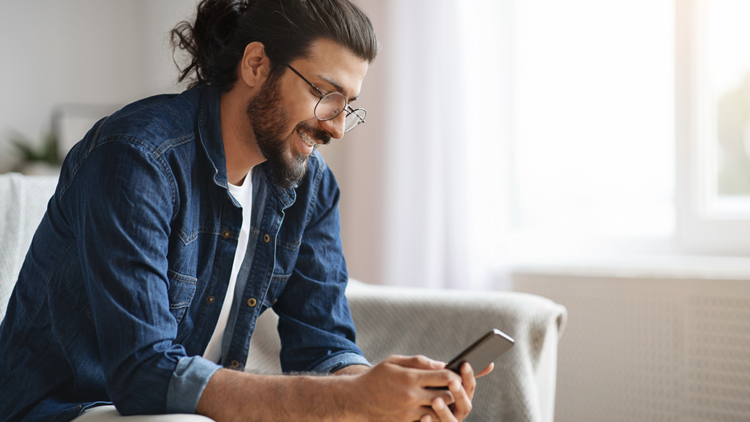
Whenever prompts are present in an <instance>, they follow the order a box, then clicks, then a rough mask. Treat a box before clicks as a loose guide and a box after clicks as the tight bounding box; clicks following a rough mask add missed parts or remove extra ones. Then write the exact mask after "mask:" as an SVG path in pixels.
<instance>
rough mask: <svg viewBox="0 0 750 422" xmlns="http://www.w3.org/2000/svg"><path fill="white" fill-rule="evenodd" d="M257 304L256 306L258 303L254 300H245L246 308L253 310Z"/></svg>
mask: <svg viewBox="0 0 750 422" xmlns="http://www.w3.org/2000/svg"><path fill="white" fill-rule="evenodd" d="M257 304H258V301H257V300H255V298H252V297H251V298H250V299H248V300H247V306H249V307H251V308H254V307H255V305H257Z"/></svg>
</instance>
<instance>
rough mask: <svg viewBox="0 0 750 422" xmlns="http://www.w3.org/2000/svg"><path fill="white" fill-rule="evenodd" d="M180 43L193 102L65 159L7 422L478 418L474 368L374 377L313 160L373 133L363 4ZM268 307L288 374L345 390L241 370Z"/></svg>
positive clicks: (20, 307) (36, 253)
mask: <svg viewBox="0 0 750 422" xmlns="http://www.w3.org/2000/svg"><path fill="white" fill-rule="evenodd" d="M173 37H174V39H175V40H176V41H177V43H178V44H179V46H180V47H181V48H184V49H185V50H187V51H188V52H189V53H190V54H191V56H192V61H191V63H190V65H189V66H188V67H187V68H186V69H184V71H183V73H182V77H181V80H182V79H183V78H186V77H188V76H189V75H192V74H195V81H194V82H193V84H192V85H191V89H189V90H188V91H185V92H184V93H182V94H180V95H169V96H158V97H153V98H148V99H145V100H142V101H139V102H137V103H134V104H131V105H129V106H126V107H125V108H123V109H122V110H120V111H119V112H117V113H115V114H113V115H112V116H110V117H108V118H105V119H103V120H102V121H100V122H99V123H97V124H96V125H95V126H94V127H93V128H92V130H91V131H90V132H89V133H88V134H87V135H86V137H85V138H84V139H83V140H82V141H81V142H80V143H79V144H77V145H76V146H75V147H74V148H73V150H71V152H70V154H69V155H68V157H67V158H66V160H65V164H64V166H63V170H62V173H61V176H60V181H59V184H58V187H57V190H56V192H55V195H54V196H53V198H52V199H51V201H50V203H49V208H48V211H47V213H46V214H45V216H44V219H43V221H42V223H41V224H40V226H39V228H38V230H37V233H36V235H35V237H34V241H33V243H32V246H31V248H30V250H29V253H28V255H27V258H26V261H25V262H24V265H23V268H22V270H21V273H20V276H19V280H18V283H17V285H16V288H15V290H14V292H13V295H12V297H11V301H10V303H9V305H8V311H7V315H6V318H5V319H4V321H3V323H2V326H1V327H0V355H2V356H3V362H2V367H0V398H2V400H0V420H2V421H19V420H23V421H52V420H54V421H69V420H72V419H74V418H76V417H78V416H79V415H81V414H84V415H86V410H87V409H90V408H92V407H95V406H98V405H106V404H110V403H113V404H114V405H115V406H116V408H117V410H118V411H119V412H120V413H121V414H122V415H135V414H161V413H198V414H202V415H206V416H208V417H210V418H213V419H215V420H217V421H233V420H258V421H276V420H279V421H290V420H294V421H297V420H338V421H359V420H373V421H380V420H382V421H386V420H387V421H416V420H420V421H431V420H441V421H456V420H461V419H463V418H464V417H465V416H466V415H467V414H468V413H469V411H470V409H471V398H472V396H473V393H474V388H475V381H474V374H473V370H472V368H470V367H469V366H468V364H467V365H465V366H464V368H462V374H461V375H457V374H455V373H453V372H451V371H448V370H446V369H444V364H443V363H440V362H435V361H432V360H430V359H427V358H425V357H402V356H392V357H390V358H388V359H387V360H385V361H384V362H382V363H380V364H378V365H376V366H372V367H371V366H370V364H369V363H368V362H367V360H366V359H365V358H364V357H363V356H362V352H361V351H360V350H359V348H358V347H357V346H356V345H355V343H354V326H353V323H352V321H351V316H350V314H349V309H348V305H347V303H346V298H345V297H344V289H345V286H346V280H347V271H346V265H345V262H344V259H343V255H342V251H341V242H340V238H339V219H338V210H337V201H338V195H339V191H338V187H337V185H336V182H335V179H334V178H333V175H332V174H331V172H330V170H329V169H328V168H327V167H326V165H325V163H324V162H323V160H322V159H321V157H320V155H319V154H318V153H317V152H315V148H316V147H317V146H318V145H320V144H325V143H327V142H328V141H330V138H336V139H339V138H341V137H342V136H343V135H344V133H345V132H346V131H348V130H351V129H353V128H354V127H356V126H357V125H358V124H360V123H362V122H363V120H364V111H363V110H355V109H354V108H353V107H352V106H351V105H350V103H351V102H353V101H354V100H356V99H357V97H358V95H359V91H360V87H361V84H362V81H363V79H364V77H365V74H366V72H367V69H368V65H369V63H370V62H371V61H372V60H374V58H375V55H376V53H377V39H376V37H375V35H374V31H373V29H372V26H371V24H370V21H369V19H368V18H367V17H366V16H365V15H364V14H363V13H362V12H361V11H360V10H359V9H357V8H356V7H355V6H353V5H352V4H351V3H349V1H348V0H307V1H302V0H255V1H252V2H236V1H226V0H225V1H216V0H210V1H209V0H204V1H202V2H201V3H200V4H199V5H198V13H197V16H196V20H195V23H194V24H192V25H191V24H189V23H182V24H180V25H179V26H178V28H176V29H175V31H173ZM271 306H272V307H273V308H274V310H275V311H276V313H277V314H278V315H279V335H280V337H281V341H282V351H281V363H282V368H283V369H284V371H285V372H316V373H323V374H328V373H333V374H335V375H338V376H330V377H321V376H310V375H294V376H267V375H258V374H250V373H244V372H241V371H236V370H233V369H240V368H242V367H243V366H244V364H245V361H246V359H247V350H248V345H249V341H250V336H251V335H252V332H253V329H254V326H255V322H256V320H257V318H258V316H259V315H260V314H261V312H262V311H263V310H265V309H266V308H268V307H271ZM490 370H491V367H490V368H487V370H485V371H483V373H487V372H489V371H490ZM480 375H481V374H480ZM430 387H432V388H430ZM441 387H447V388H441Z"/></svg>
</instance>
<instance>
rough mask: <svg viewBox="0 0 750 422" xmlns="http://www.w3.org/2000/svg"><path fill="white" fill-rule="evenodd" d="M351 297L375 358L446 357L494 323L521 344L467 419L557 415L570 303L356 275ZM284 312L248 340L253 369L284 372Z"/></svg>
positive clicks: (488, 381) (481, 384)
mask: <svg viewBox="0 0 750 422" xmlns="http://www.w3.org/2000/svg"><path fill="white" fill-rule="evenodd" d="M346 294H347V298H348V300H349V306H350V308H351V312H352V317H353V318H354V323H355V325H356V327H357V344H358V345H359V347H360V348H361V349H362V351H363V352H364V354H365V357H367V358H368V359H369V360H370V362H373V363H377V362H380V361H382V360H383V359H385V358H386V357H388V356H389V355H391V354H402V355H416V354H422V355H426V356H429V357H431V358H433V359H438V360H443V361H446V362H447V361H448V360H450V359H451V358H452V357H453V356H454V355H456V354H457V353H458V352H460V351H461V350H463V349H464V348H465V347H466V346H467V345H469V344H470V343H472V342H473V341H475V340H476V339H477V338H479V337H480V336H481V335H482V334H484V333H486V332H487V331H489V330H490V329H492V328H498V329H500V330H502V331H503V332H505V333H507V334H508V335H510V336H511V337H513V339H515V341H516V344H515V346H514V347H513V348H512V349H511V350H510V351H509V352H508V353H507V354H506V355H504V356H503V357H501V358H500V359H498V361H497V362H496V363H495V365H496V366H495V370H494V371H493V372H492V373H491V374H490V375H488V376H486V377H483V378H480V379H479V380H477V392H476V395H475V397H474V410H473V411H472V413H471V415H469V418H468V419H467V421H483V422H489V421H510V420H512V421H552V420H553V416H554V401H555V381H556V372H557V342H558V340H559V338H560V335H561V334H562V331H563V329H564V325H565V321H566V318H567V311H566V310H565V308H564V307H563V306H561V305H558V304H555V303H554V302H552V301H550V300H548V299H544V298H542V297H539V296H534V295H529V294H524V293H509V292H472V291H459V290H433V289H413V288H399V287H386V286H373V285H366V284H363V283H359V282H356V281H351V282H350V284H349V287H348V288H347V292H346ZM277 320H278V317H277V316H276V315H275V314H273V313H272V312H266V313H265V314H264V315H263V316H261V317H260V319H259V320H258V324H257V327H256V331H255V333H254V334H253V338H252V341H251V344H250V349H251V351H250V353H251V356H250V358H249V359H248V365H247V367H246V368H247V369H249V370H254V371H261V372H265V373H279V372H280V366H279V363H278V354H279V350H280V344H279V340H278V335H277V333H276V324H277Z"/></svg>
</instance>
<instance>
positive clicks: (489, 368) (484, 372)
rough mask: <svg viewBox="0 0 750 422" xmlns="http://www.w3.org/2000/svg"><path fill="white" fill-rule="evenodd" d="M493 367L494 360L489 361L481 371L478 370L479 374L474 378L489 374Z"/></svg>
mask: <svg viewBox="0 0 750 422" xmlns="http://www.w3.org/2000/svg"><path fill="white" fill-rule="evenodd" d="M493 369H495V363H494V362H493V363H491V364H489V366H487V367H486V368H484V370H483V371H482V372H480V373H479V375H477V376H476V377H475V378H481V377H483V376H485V375H487V374H489V373H490V372H492V370H493Z"/></svg>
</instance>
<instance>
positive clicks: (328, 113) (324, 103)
mask: <svg viewBox="0 0 750 422" xmlns="http://www.w3.org/2000/svg"><path fill="white" fill-rule="evenodd" d="M344 107H346V98H345V97H344V96H343V95H342V94H341V93H339V92H331V93H330V94H328V95H326V96H325V97H323V98H321V99H320V101H318V105H316V106H315V117H317V118H318V119H320V120H331V119H333V118H334V117H336V116H338V115H339V114H341V112H342V111H344Z"/></svg>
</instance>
